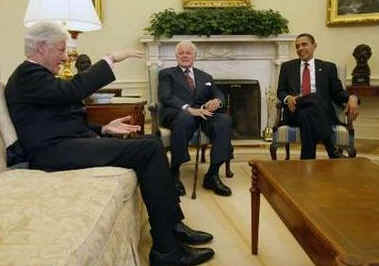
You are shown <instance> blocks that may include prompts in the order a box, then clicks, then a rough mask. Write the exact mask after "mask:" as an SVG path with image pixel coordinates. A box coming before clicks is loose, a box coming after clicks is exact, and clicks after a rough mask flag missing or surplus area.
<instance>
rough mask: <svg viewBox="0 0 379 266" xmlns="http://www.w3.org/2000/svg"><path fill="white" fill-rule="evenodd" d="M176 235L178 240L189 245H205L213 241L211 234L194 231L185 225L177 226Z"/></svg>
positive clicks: (175, 228)
mask: <svg viewBox="0 0 379 266" xmlns="http://www.w3.org/2000/svg"><path fill="white" fill-rule="evenodd" d="M174 235H175V237H176V239H178V240H179V241H181V242H182V243H184V244H188V245H200V244H205V243H207V242H209V241H211V240H212V239H213V236H212V235H211V234H209V233H206V232H202V231H196V230H193V229H191V228H190V227H188V226H187V225H185V224H184V223H177V224H176V225H175V227H174Z"/></svg>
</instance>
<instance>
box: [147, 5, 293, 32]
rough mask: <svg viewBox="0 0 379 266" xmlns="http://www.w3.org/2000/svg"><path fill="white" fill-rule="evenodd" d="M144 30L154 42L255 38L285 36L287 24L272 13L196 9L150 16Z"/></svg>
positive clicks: (230, 9)
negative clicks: (183, 38) (190, 37)
mask: <svg viewBox="0 0 379 266" xmlns="http://www.w3.org/2000/svg"><path fill="white" fill-rule="evenodd" d="M145 30H146V31H147V32H148V33H149V34H151V35H153V36H154V38H156V39H158V38H159V37H169V38H171V37H172V36H173V35H205V36H210V35H227V34H228V35H257V36H260V37H267V36H270V35H279V34H281V33H288V20H287V19H286V18H284V17H283V16H282V15H281V14H280V13H279V12H277V11H274V10H271V9H270V10H255V9H253V8H252V7H230V8H196V9H193V10H185V11H182V12H175V11H174V10H173V9H165V10H163V11H161V12H157V13H154V14H153V15H152V17H151V19H150V26H149V27H147V28H145Z"/></svg>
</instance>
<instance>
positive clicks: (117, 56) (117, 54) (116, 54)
mask: <svg viewBox="0 0 379 266" xmlns="http://www.w3.org/2000/svg"><path fill="white" fill-rule="evenodd" d="M109 56H110V57H111V58H112V60H113V62H114V63H118V62H121V61H123V60H125V59H127V58H130V57H136V58H142V57H143V56H144V53H143V52H142V51H139V50H136V49H130V48H124V49H121V50H118V51H113V52H111V53H109Z"/></svg>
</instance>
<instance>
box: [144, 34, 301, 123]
mask: <svg viewBox="0 0 379 266" xmlns="http://www.w3.org/2000/svg"><path fill="white" fill-rule="evenodd" d="M182 40H192V41H193V42H194V43H195V44H196V46H197V48H198V52H197V59H196V62H195V66H196V67H197V68H200V69H202V70H204V71H206V72H208V73H210V74H211V75H212V76H213V77H214V79H255V80H258V81H259V85H260V90H261V120H260V121H261V129H264V128H265V127H266V125H267V120H268V113H271V111H270V112H268V108H267V100H266V99H267V95H268V92H269V91H270V92H271V93H273V92H275V91H276V84H277V79H278V74H279V70H280V65H281V63H282V62H284V61H287V60H289V58H290V51H291V49H292V45H293V42H294V40H295V36H294V35H288V34H283V35H279V36H276V37H269V38H259V37H256V36H249V35H243V36H242V35H241V36H236V35H217V36H210V37H199V36H174V37H173V38H170V39H159V40H154V38H153V37H151V36H145V37H143V38H141V39H140V41H141V42H142V43H143V44H144V46H145V53H146V57H147V58H146V59H147V62H148V63H147V64H148V68H147V69H148V78H149V83H150V91H149V98H150V101H156V99H155V97H156V94H157V93H156V91H155V90H156V87H157V74H156V73H157V69H161V68H165V67H170V66H175V65H176V59H175V46H176V44H177V43H178V42H180V41H182ZM269 124H272V117H270V119H269Z"/></svg>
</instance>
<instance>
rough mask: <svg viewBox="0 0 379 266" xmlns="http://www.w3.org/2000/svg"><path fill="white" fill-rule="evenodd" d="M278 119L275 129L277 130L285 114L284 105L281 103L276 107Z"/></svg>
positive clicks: (276, 119)
mask: <svg viewBox="0 0 379 266" xmlns="http://www.w3.org/2000/svg"><path fill="white" fill-rule="evenodd" d="M275 107H276V118H275V124H274V129H275V128H277V127H278V126H279V125H280V123H281V122H282V121H283V112H284V110H283V109H284V104H283V103H282V102H281V101H279V102H278V103H277V104H276V105H275Z"/></svg>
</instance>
